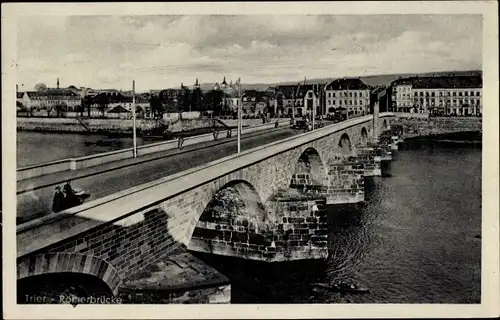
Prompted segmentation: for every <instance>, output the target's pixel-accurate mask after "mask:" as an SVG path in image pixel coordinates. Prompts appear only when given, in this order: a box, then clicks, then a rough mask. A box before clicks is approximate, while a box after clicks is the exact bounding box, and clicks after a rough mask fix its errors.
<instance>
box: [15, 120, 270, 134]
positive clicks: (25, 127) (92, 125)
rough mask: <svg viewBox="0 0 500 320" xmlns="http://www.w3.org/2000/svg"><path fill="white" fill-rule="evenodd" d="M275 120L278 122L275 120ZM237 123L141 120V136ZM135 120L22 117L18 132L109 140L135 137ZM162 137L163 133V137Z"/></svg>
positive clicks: (203, 130) (138, 122) (246, 124)
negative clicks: (100, 137)
mask: <svg viewBox="0 0 500 320" xmlns="http://www.w3.org/2000/svg"><path fill="white" fill-rule="evenodd" d="M273 121H274V120H273ZM259 124H262V120H261V119H243V120H242V126H243V127H249V126H255V125H259ZM236 125H237V123H236V120H232V119H231V120H226V119H217V118H198V119H181V120H165V119H160V120H155V119H137V120H136V133H137V135H138V136H148V135H152V134H154V135H158V132H159V133H163V132H164V131H166V132H168V133H170V134H173V135H182V136H186V135H187V136H189V135H196V134H203V133H207V132H211V131H212V130H213V128H214V127H217V128H220V130H224V129H229V128H235V127H236ZM133 126H134V124H133V120H132V119H86V118H81V119H77V118H41V117H18V118H17V131H18V132H38V133H57V134H65V133H72V134H75V133H78V134H82V135H99V134H100V135H107V136H109V137H132V135H133ZM160 135H161V134H160Z"/></svg>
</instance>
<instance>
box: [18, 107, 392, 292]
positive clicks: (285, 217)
mask: <svg viewBox="0 0 500 320" xmlns="http://www.w3.org/2000/svg"><path fill="white" fill-rule="evenodd" d="M394 119H395V117H394V115H393V114H390V113H385V114H380V115H379V114H378V112H377V113H376V114H375V115H369V116H364V117H359V118H354V119H349V120H346V121H343V122H341V123H337V124H334V125H330V126H326V127H323V128H320V129H317V130H314V131H311V132H307V133H304V134H301V135H298V136H295V137H292V138H288V139H285V140H281V141H279V142H276V143H271V144H267V145H265V146H262V147H257V148H254V149H251V150H248V151H245V152H242V153H241V154H237V155H232V156H228V157H226V158H223V159H220V160H217V161H213V162H210V163H207V164H205V165H203V166H201V167H197V168H193V169H191V170H187V171H184V172H181V173H178V174H175V175H171V176H168V177H164V178H162V179H159V180H157V181H154V182H152V183H147V184H144V185H141V186H137V187H134V188H132V189H129V190H125V191H123V192H119V193H117V194H113V195H111V196H107V197H104V198H101V199H97V200H95V201H92V202H89V203H85V204H83V205H80V206H78V207H75V208H71V209H68V210H66V211H64V212H62V213H57V214H52V215H49V216H46V217H44V218H43V219H37V220H34V221H31V222H28V223H25V224H22V225H19V226H18V228H17V248H18V251H17V260H18V261H17V263H18V266H17V278H18V281H20V280H23V279H28V278H29V277H34V276H37V275H44V274H57V273H78V274H84V275H88V276H90V277H92V278H97V279H100V281H102V282H103V283H104V284H105V285H106V287H107V288H108V289H109V292H110V293H114V294H116V293H117V291H118V288H119V287H120V285H121V284H122V283H123V281H124V280H126V279H127V278H129V277H131V276H132V275H133V274H135V273H137V272H139V271H140V270H141V269H143V268H144V267H146V266H148V265H150V264H152V263H154V262H156V261H158V260H159V259H161V258H162V257H165V256H166V255H168V254H169V253H170V252H172V250H174V249H175V248H179V247H183V248H188V249H190V250H194V251H200V252H209V253H214V254H219V255H228V256H234V257H241V258H246V259H254V260H261V261H267V262H273V261H290V260H298V259H321V258H326V257H327V254H328V250H327V241H328V236H327V228H326V216H325V212H326V211H325V209H324V205H325V204H335V203H357V202H362V201H364V185H363V184H364V176H369V175H380V161H381V159H383V158H384V157H386V158H387V157H389V159H390V152H389V150H390V146H389V143H390V139H389V141H380V140H379V137H380V132H381V131H384V130H386V129H387V128H388V127H389V126H390V124H391V123H392V122H394ZM389 137H390V135H389Z"/></svg>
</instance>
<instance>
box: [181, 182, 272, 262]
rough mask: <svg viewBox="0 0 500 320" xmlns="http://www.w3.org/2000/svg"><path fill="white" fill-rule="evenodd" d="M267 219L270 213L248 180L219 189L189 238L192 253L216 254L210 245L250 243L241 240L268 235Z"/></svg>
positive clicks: (188, 243) (231, 183)
mask: <svg viewBox="0 0 500 320" xmlns="http://www.w3.org/2000/svg"><path fill="white" fill-rule="evenodd" d="M268 219H269V217H268V215H267V209H266V207H265V205H264V203H263V202H262V200H261V197H260V195H259V194H258V192H257V190H256V189H255V187H254V185H253V184H251V183H250V182H248V181H246V180H233V181H230V182H228V183H226V184H225V185H224V186H222V187H221V188H219V189H218V190H217V191H216V192H215V194H214V195H213V197H212V198H211V199H210V200H209V202H208V204H207V205H206V206H205V208H204V210H203V211H202V213H201V215H200V216H199V218H198V220H197V222H196V225H195V227H194V228H193V230H192V231H190V232H189V234H188V235H187V238H186V244H187V246H188V249H190V250H195V251H205V252H207V251H208V252H214V248H213V247H207V243H208V244H209V245H210V243H211V242H212V241H224V240H226V241H233V240H238V241H245V240H248V239H242V238H241V237H249V236H250V233H260V232H263V231H265V230H264V229H267V228H268V227H269V226H268V224H267V220H268ZM243 229H244V230H243ZM237 231H238V232H237ZM236 233H238V234H236ZM233 236H234V237H233ZM236 238H238V239H236ZM201 246H203V247H201Z"/></svg>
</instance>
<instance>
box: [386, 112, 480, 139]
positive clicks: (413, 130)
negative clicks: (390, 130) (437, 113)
mask: <svg viewBox="0 0 500 320" xmlns="http://www.w3.org/2000/svg"><path fill="white" fill-rule="evenodd" d="M396 123H397V124H398V125H400V126H402V128H403V137H404V138H414V137H425V136H431V135H438V134H447V133H457V132H472V131H475V132H482V131H483V127H482V118H481V117H429V118H406V117H404V118H399V117H398V120H397V121H396Z"/></svg>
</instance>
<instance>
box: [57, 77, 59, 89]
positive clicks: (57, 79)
mask: <svg viewBox="0 0 500 320" xmlns="http://www.w3.org/2000/svg"><path fill="white" fill-rule="evenodd" d="M57 89H59V77H58V78H57Z"/></svg>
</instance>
